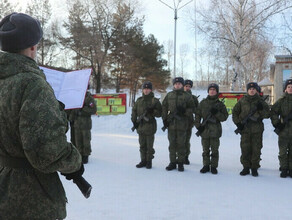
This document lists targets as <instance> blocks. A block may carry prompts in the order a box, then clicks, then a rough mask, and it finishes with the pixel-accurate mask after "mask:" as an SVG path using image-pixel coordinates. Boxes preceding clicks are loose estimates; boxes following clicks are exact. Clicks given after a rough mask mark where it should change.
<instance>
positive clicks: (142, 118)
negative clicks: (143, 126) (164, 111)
mask: <svg viewBox="0 0 292 220" xmlns="http://www.w3.org/2000/svg"><path fill="white" fill-rule="evenodd" d="M153 107H154V106H153V105H150V106H149V108H153ZM149 108H146V109H145V111H144V112H143V114H142V115H140V116H139V117H138V119H137V123H138V126H139V123H140V122H141V121H142V120H144V121H146V122H148V121H149V118H148V117H146V114H147V110H148V109H149ZM135 129H137V127H135V126H133V127H132V128H131V130H132V131H133V132H134V131H135Z"/></svg>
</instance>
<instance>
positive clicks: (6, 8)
mask: <svg viewBox="0 0 292 220" xmlns="http://www.w3.org/2000/svg"><path fill="white" fill-rule="evenodd" d="M13 9H14V6H13V5H12V4H11V3H10V2H9V1H8V0H2V1H0V19H2V18H4V17H5V16H6V15H9V14H11V13H12V12H13Z"/></svg>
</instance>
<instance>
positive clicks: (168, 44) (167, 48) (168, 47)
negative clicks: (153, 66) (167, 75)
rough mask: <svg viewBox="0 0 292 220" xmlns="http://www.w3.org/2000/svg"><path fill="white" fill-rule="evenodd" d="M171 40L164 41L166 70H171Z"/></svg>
mask: <svg viewBox="0 0 292 220" xmlns="http://www.w3.org/2000/svg"><path fill="white" fill-rule="evenodd" d="M173 47H174V46H173V41H172V40H168V41H167V42H166V43H164V48H165V53H166V55H167V64H168V65H167V66H168V71H171V68H170V67H171V65H172V57H173Z"/></svg>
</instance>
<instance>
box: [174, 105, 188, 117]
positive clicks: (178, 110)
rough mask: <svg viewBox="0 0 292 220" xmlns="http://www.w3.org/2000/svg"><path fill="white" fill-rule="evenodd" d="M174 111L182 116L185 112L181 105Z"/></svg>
mask: <svg viewBox="0 0 292 220" xmlns="http://www.w3.org/2000/svg"><path fill="white" fill-rule="evenodd" d="M176 110H177V113H178V114H179V115H183V114H184V113H185V112H186V109H185V108H184V107H183V106H181V105H179V106H177V107H176Z"/></svg>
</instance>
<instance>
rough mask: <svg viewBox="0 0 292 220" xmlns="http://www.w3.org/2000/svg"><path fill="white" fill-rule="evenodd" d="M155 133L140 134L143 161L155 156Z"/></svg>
mask: <svg viewBox="0 0 292 220" xmlns="http://www.w3.org/2000/svg"><path fill="white" fill-rule="evenodd" d="M153 143H154V134H153V135H141V134H140V135H139V144H140V157H141V161H151V160H152V159H153V158H154V153H155V150H154V148H153Z"/></svg>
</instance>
